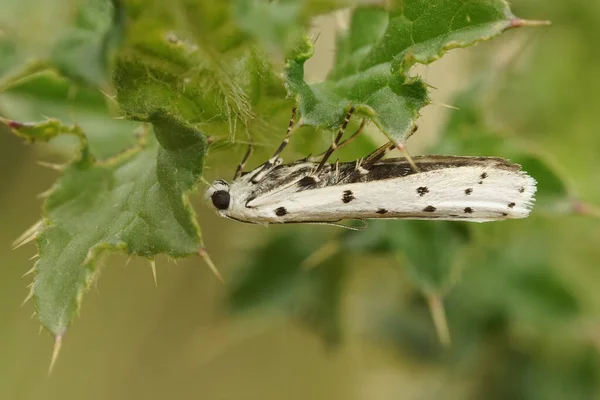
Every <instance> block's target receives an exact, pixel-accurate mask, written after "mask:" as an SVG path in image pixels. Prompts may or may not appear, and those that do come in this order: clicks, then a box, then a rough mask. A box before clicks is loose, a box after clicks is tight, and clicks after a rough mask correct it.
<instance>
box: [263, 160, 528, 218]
mask: <svg viewBox="0 0 600 400" xmlns="http://www.w3.org/2000/svg"><path fill="white" fill-rule="evenodd" d="M286 190H289V192H285V193H286V195H283V192H281V193H279V194H278V196H277V197H271V198H269V199H268V200H269V201H262V202H261V203H259V204H260V206H257V207H259V208H263V207H264V208H265V209H264V212H265V215H267V214H269V213H272V210H270V208H273V207H282V208H284V209H285V210H286V214H285V215H283V216H281V220H282V221H281V222H302V221H304V222H308V221H338V220H341V219H352V218H401V219H443V220H469V221H474V222H484V221H493V220H502V219H507V218H524V217H526V216H527V215H528V214H529V212H530V210H531V206H532V204H533V196H534V194H535V191H536V187H535V180H534V179H533V178H531V177H530V176H528V175H527V174H526V173H524V172H521V171H520V170H518V169H514V168H513V169H502V168H493V167H492V166H485V165H477V166H461V167H456V168H442V169H437V170H432V171H428V172H422V173H416V174H412V175H408V176H403V177H391V178H389V179H382V180H377V181H370V182H360V183H352V184H345V185H335V186H327V187H323V188H316V189H310V190H304V191H293V190H291V189H286ZM265 200H267V199H265Z"/></svg>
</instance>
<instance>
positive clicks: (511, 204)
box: [508, 203, 516, 208]
mask: <svg viewBox="0 0 600 400" xmlns="http://www.w3.org/2000/svg"><path fill="white" fill-rule="evenodd" d="M514 206H516V204H515V203H508V208H513V207H514Z"/></svg>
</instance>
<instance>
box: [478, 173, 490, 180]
mask: <svg viewBox="0 0 600 400" xmlns="http://www.w3.org/2000/svg"><path fill="white" fill-rule="evenodd" d="M479 177H480V178H481V179H485V178H487V177H488V174H487V173H486V172H484V173H483V174H481V175H480V176H479Z"/></svg>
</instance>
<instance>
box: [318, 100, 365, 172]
mask: <svg viewBox="0 0 600 400" xmlns="http://www.w3.org/2000/svg"><path fill="white" fill-rule="evenodd" d="M355 110H356V108H354V106H351V107H350V109H349V110H348V112H347V113H346V118H344V122H343V123H342V126H340V129H338V134H337V136H336V137H335V140H334V141H333V143H331V146H329V148H328V149H327V151H326V152H325V155H324V156H323V158H322V159H321V162H320V163H319V166H318V167H317V170H316V171H315V174H318V173H319V172H320V171H321V170H322V169H323V167H324V166H325V163H326V162H327V160H328V159H329V157H330V156H331V154H332V153H333V152H334V151H335V149H337V148H338V143H339V142H340V140H341V139H342V136H343V135H344V131H345V130H346V127H347V126H348V122H350V118H351V117H352V114H354V111H355Z"/></svg>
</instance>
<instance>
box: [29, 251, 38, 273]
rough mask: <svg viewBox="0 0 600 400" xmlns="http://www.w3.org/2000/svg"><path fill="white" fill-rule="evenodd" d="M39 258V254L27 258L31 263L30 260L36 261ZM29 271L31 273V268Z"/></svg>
mask: <svg viewBox="0 0 600 400" xmlns="http://www.w3.org/2000/svg"><path fill="white" fill-rule="evenodd" d="M39 256H40V253H37V254H34V255H32V256H31V257H29V261H31V260H35V259H36V258H38V257H39ZM30 271H33V268H31V270H30Z"/></svg>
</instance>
